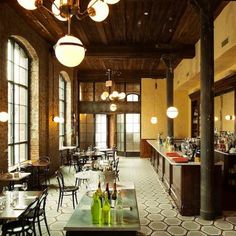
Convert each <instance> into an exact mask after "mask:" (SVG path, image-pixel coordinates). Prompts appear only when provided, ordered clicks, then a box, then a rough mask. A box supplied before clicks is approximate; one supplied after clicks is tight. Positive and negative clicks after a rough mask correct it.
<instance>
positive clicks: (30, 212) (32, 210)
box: [19, 198, 39, 224]
mask: <svg viewBox="0 0 236 236" xmlns="http://www.w3.org/2000/svg"><path fill="white" fill-rule="evenodd" d="M38 203H39V198H36V199H35V200H34V201H33V202H32V203H30V204H29V206H28V207H27V208H26V210H25V211H24V212H23V213H22V214H21V216H20V217H19V219H20V220H21V221H22V223H23V224H24V222H25V224H28V222H29V221H28V219H29V218H30V219H31V222H32V223H34V222H35V219H36V217H37V212H38V211H37V210H38V209H37V208H38Z"/></svg>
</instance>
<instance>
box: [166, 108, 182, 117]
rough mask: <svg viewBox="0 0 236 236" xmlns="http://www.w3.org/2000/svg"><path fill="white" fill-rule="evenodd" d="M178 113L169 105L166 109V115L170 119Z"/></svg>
mask: <svg viewBox="0 0 236 236" xmlns="http://www.w3.org/2000/svg"><path fill="white" fill-rule="evenodd" d="M178 114H179V112H178V109H177V108H176V107H169V108H168V109H167V111H166V115H167V116H168V117H169V118H171V119H174V118H176V117H177V116H178Z"/></svg>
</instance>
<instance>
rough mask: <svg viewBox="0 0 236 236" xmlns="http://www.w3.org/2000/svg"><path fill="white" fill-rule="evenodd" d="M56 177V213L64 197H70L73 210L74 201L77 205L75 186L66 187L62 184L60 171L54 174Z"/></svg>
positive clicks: (76, 188) (62, 179) (62, 178)
mask: <svg viewBox="0 0 236 236" xmlns="http://www.w3.org/2000/svg"><path fill="white" fill-rule="evenodd" d="M56 177H57V181H58V185H59V199H58V205H57V211H58V210H59V206H62V201H63V197H64V196H72V202H73V208H75V201H76V204H78V199H77V191H78V189H79V188H78V187H77V186H66V185H65V183H64V177H63V175H62V173H61V172H60V171H57V172H56Z"/></svg>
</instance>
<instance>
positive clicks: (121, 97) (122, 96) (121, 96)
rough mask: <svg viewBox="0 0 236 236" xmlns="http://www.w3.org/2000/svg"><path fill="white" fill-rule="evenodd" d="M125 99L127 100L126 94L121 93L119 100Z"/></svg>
mask: <svg viewBox="0 0 236 236" xmlns="http://www.w3.org/2000/svg"><path fill="white" fill-rule="evenodd" d="M124 98H125V93H124V92H122V93H119V99H120V100H121V99H124Z"/></svg>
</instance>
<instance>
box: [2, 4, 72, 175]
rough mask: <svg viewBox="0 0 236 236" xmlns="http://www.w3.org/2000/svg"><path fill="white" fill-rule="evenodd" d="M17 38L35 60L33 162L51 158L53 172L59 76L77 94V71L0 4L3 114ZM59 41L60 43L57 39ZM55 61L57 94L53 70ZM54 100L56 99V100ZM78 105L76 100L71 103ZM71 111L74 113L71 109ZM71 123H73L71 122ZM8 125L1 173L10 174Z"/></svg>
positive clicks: (56, 155) (56, 163)
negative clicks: (10, 47)
mask: <svg viewBox="0 0 236 236" xmlns="http://www.w3.org/2000/svg"><path fill="white" fill-rule="evenodd" d="M9 37H14V38H15V39H16V40H17V41H19V42H21V43H22V44H23V45H24V46H25V47H26V48H27V51H28V54H29V55H30V57H31V58H32V61H33V64H32V67H31V79H32V84H31V94H32V96H31V99H30V107H31V115H30V133H31V140H30V158H31V159H38V158H39V156H44V155H49V156H50V157H51V159H52V164H51V169H52V172H53V171H55V170H56V169H57V168H58V166H59V163H60V162H59V138H58V135H59V133H58V124H56V123H54V122H52V116H53V114H58V76H59V73H60V72H61V71H64V72H66V73H67V74H68V77H69V78H70V81H71V91H73V76H74V72H73V69H70V68H66V67H64V66H62V65H60V64H59V63H58V62H57V60H56V59H55V57H54V56H52V51H53V49H52V47H51V45H49V44H48V43H47V42H46V41H45V40H44V39H42V38H41V37H40V36H39V34H38V33H37V32H36V31H34V30H32V29H31V28H30V26H29V25H28V24H27V23H26V22H24V20H23V19H22V17H20V16H19V15H17V13H16V12H15V11H14V10H13V9H11V8H10V7H9V6H8V5H7V4H6V3H0V46H1V53H0V111H7V67H6V62H7V40H8V38H9ZM56 40H57V39H56ZM52 60H53V61H54V92H53V68H52ZM53 97H54V98H53ZM71 100H72V101H74V99H71ZM71 110H73V109H72V108H71ZM69 122H70V121H69ZM6 149H7V123H1V122H0V171H1V170H6V169H7V165H8V161H7V153H4V152H3V150H6Z"/></svg>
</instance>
